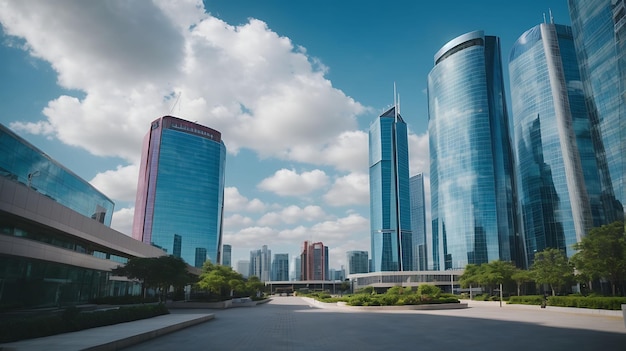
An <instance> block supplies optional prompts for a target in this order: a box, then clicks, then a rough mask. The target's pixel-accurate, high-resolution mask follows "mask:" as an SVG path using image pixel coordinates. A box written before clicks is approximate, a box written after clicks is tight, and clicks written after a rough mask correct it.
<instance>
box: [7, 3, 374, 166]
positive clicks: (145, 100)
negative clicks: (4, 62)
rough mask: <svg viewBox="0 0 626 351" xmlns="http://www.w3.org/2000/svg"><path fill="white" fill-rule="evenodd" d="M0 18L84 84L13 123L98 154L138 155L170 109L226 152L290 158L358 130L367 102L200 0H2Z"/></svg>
mask: <svg viewBox="0 0 626 351" xmlns="http://www.w3.org/2000/svg"><path fill="white" fill-rule="evenodd" d="M209 10H210V9H209ZM0 21H1V22H2V25H3V28H4V30H5V32H6V33H7V34H9V35H12V36H16V37H20V38H24V39H25V40H26V42H27V45H26V46H25V47H26V48H27V50H28V52H29V53H30V54H31V55H32V56H33V57H37V58H40V59H42V60H45V61H47V62H49V63H50V64H51V65H52V67H53V69H54V70H55V71H56V72H57V74H58V82H59V84H60V85H61V86H62V87H64V88H68V89H75V90H78V91H80V92H82V93H83V94H81V97H80V98H79V97H75V96H67V95H64V96H59V97H58V98H57V99H55V100H53V101H50V102H49V104H48V106H47V107H46V109H45V110H44V111H43V114H44V115H45V117H46V120H44V121H41V122H38V123H35V124H34V125H26V124H20V123H19V122H17V123H16V124H15V127H16V128H21V129H22V130H29V131H31V132H35V133H40V134H46V135H50V136H53V137H55V138H58V139H60V140H61V141H63V142H64V143H66V144H69V145H73V146H78V147H81V148H84V149H86V150H88V151H89V152H91V153H93V154H94V155H99V156H117V157H122V158H124V159H126V160H128V161H129V162H131V163H136V162H137V160H138V158H139V154H140V150H141V137H142V136H143V135H144V134H145V133H146V132H147V129H148V127H149V125H150V121H151V120H153V119H155V118H158V117H160V116H162V115H164V114H170V112H172V113H173V114H176V115H180V116H182V117H184V118H186V119H189V120H193V121H195V120H197V121H198V122H199V123H201V124H205V125H208V126H211V127H212V128H215V129H217V130H220V131H221V132H222V135H223V137H224V140H225V142H226V144H227V146H228V149H229V151H230V152H232V153H236V152H237V151H238V150H239V149H240V148H243V147H245V148H249V149H252V150H254V151H255V152H257V153H258V154H260V155H262V156H264V157H277V158H282V159H290V158H291V157H296V156H293V155H295V154H294V150H295V149H298V148H307V147H312V148H323V147H324V145H329V144H331V143H333V142H335V140H336V139H337V138H339V137H340V135H342V133H344V132H345V131H346V130H354V129H356V127H357V124H356V119H355V117H356V116H357V115H359V114H361V113H363V112H364V111H366V109H365V108H364V107H363V106H361V105H360V104H359V103H358V102H356V101H354V100H353V99H352V98H350V97H348V96H346V95H345V94H344V93H343V92H342V91H340V90H338V89H336V88H334V87H333V86H332V84H331V83H330V81H329V80H328V79H326V78H325V77H324V74H325V73H326V71H327V68H326V67H325V66H323V64H321V63H320V62H319V60H317V59H315V58H311V57H309V56H307V54H306V50H304V49H303V48H300V47H296V46H294V44H293V43H292V42H291V40H290V39H289V38H286V37H282V36H280V35H278V34H277V33H275V32H273V31H272V30H271V29H269V28H268V26H267V24H266V23H265V22H262V21H259V20H256V19H250V20H249V21H248V22H247V23H244V24H242V25H239V26H232V25H229V24H228V23H226V22H224V21H222V20H220V19H218V18H216V17H214V16H212V15H210V14H209V13H206V11H205V9H204V8H203V5H202V4H201V3H198V2H196V1H185V2H171V1H158V2H145V1H141V2H120V1H115V2H85V1H71V0H66V1H60V2H54V3H50V2H47V1H27V2H19V1H9V2H4V3H3V5H2V11H1V12H0ZM207 82H211V84H207ZM177 100H178V101H177ZM175 101H177V102H176V104H175ZM174 112H175V113H174ZM277 136H280V137H277Z"/></svg>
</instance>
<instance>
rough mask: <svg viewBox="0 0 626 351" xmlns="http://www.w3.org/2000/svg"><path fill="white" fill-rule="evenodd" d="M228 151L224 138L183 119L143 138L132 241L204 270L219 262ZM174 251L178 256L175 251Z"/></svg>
mask: <svg viewBox="0 0 626 351" xmlns="http://www.w3.org/2000/svg"><path fill="white" fill-rule="evenodd" d="M225 158H226V146H225V145H224V142H223V141H222V137H221V134H220V132H218V131H216V130H214V129H211V128H208V127H205V126H202V125H199V124H196V123H192V122H189V121H186V120H183V119H180V118H176V117H171V116H165V117H161V118H159V119H157V120H155V121H153V122H152V124H151V128H150V131H149V132H148V134H147V135H146V137H145V138H144V144H143V150H142V155H141V165H140V170H139V181H138V185H137V199H136V202H135V218H134V222H133V237H134V238H135V239H137V240H141V241H143V242H145V243H150V244H152V245H155V246H157V247H160V248H162V249H164V250H165V251H167V252H168V253H169V254H174V252H175V251H179V252H180V257H181V258H182V259H184V260H185V261H186V262H187V263H188V264H190V265H191V264H193V265H194V266H196V267H202V264H203V263H204V261H206V260H207V259H208V260H211V262H213V263H215V264H218V263H219V262H220V252H221V246H222V243H221V240H222V216H223V213H222V212H223V207H224V166H225V165H224V162H225ZM175 249H176V250H175Z"/></svg>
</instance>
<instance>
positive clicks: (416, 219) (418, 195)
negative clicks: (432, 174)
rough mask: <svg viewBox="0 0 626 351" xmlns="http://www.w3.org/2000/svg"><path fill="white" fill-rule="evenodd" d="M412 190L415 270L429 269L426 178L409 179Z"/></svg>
mask: <svg viewBox="0 0 626 351" xmlns="http://www.w3.org/2000/svg"><path fill="white" fill-rule="evenodd" d="M409 187H410V189H411V229H412V232H413V269H414V270H416V271H425V270H427V269H428V257H427V252H428V250H427V244H426V243H427V242H428V240H427V238H426V200H425V198H424V176H423V174H421V173H420V174H417V175H414V176H412V177H411V178H410V179H409Z"/></svg>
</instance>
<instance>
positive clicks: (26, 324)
mask: <svg viewBox="0 0 626 351" xmlns="http://www.w3.org/2000/svg"><path fill="white" fill-rule="evenodd" d="M164 314H169V311H168V310H167V308H166V307H165V305H163V304H156V305H144V306H133V307H121V308H119V309H112V310H105V311H94V312H81V311H80V310H79V309H78V308H76V307H68V308H67V309H65V310H64V311H63V312H62V313H59V314H51V315H45V316H35V317H28V318H15V319H10V320H5V321H2V322H0V342H12V341H18V340H23V339H32V338H39V337H43V336H49V335H55V334H62V333H68V332H73V331H78V330H83V329H89V328H95V327H102V326H105V325H112V324H118V323H124V322H130V321H135V320H139V319H145V318H151V317H156V316H160V315H164Z"/></svg>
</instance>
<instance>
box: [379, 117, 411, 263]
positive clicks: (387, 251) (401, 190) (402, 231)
mask: <svg viewBox="0 0 626 351" xmlns="http://www.w3.org/2000/svg"><path fill="white" fill-rule="evenodd" d="M369 176H370V227H371V254H372V265H373V269H374V271H376V272H380V271H410V270H413V238H412V235H411V208H410V197H409V145H408V139H407V127H406V123H405V122H404V120H403V119H402V116H400V113H399V111H398V110H397V106H394V107H392V108H391V109H389V110H387V111H386V112H385V113H383V114H382V115H380V117H378V118H377V119H376V120H375V121H374V122H373V123H372V124H371V125H370V129H369Z"/></svg>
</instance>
